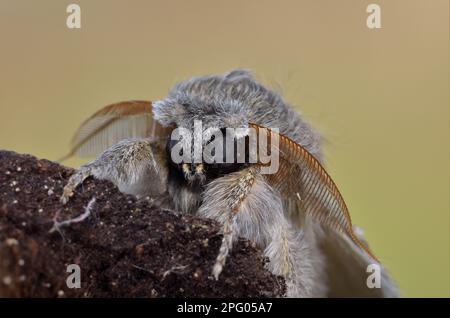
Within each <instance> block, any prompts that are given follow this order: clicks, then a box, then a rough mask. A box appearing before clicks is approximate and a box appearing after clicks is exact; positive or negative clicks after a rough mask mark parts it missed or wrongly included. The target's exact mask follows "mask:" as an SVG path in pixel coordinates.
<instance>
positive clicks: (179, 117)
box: [153, 70, 251, 182]
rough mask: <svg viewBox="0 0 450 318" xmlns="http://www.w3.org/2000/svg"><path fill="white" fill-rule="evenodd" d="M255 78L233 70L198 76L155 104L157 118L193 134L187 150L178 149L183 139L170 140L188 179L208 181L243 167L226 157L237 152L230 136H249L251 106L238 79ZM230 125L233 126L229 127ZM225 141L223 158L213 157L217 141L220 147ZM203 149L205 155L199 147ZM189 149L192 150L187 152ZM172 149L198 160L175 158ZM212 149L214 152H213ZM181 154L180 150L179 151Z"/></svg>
mask: <svg viewBox="0 0 450 318" xmlns="http://www.w3.org/2000/svg"><path fill="white" fill-rule="evenodd" d="M247 78H248V79H249V80H251V76H250V74H249V73H247V72H245V71H240V70H238V71H233V72H230V73H227V74H224V75H217V76H204V77H194V78H192V79H189V80H187V81H184V82H181V83H179V84H177V85H175V86H174V87H173V88H172V89H171V90H170V92H169V94H168V96H167V97H166V98H165V99H163V100H160V101H157V102H155V103H153V114H154V118H155V119H156V120H157V121H158V122H159V123H161V124H162V125H163V126H174V127H176V128H177V129H178V130H187V131H189V132H190V134H191V138H190V140H185V145H184V146H185V147H184V149H183V150H179V149H178V148H177V149H174V147H175V145H176V144H177V143H176V142H174V139H176V140H179V139H178V138H177V137H176V136H174V134H176V133H177V131H176V130H177V129H175V131H174V132H173V133H172V135H171V136H170V137H169V139H170V140H168V142H167V153H168V154H170V157H171V158H170V160H171V162H172V164H175V166H176V167H177V169H178V170H179V171H181V172H182V174H183V176H185V178H186V179H187V180H188V181H190V182H192V180H194V181H195V182H197V181H199V182H204V181H205V180H207V179H209V178H214V177H217V176H220V175H223V174H226V173H230V172H233V171H236V170H238V169H240V168H242V165H241V164H238V163H237V162H236V161H237V160H235V161H233V162H230V160H226V158H225V156H226V153H227V152H230V151H233V150H232V149H231V147H230V143H228V147H227V141H228V142H229V141H230V139H233V140H234V141H236V142H237V141H238V140H239V139H241V140H243V139H245V137H246V136H247V135H248V122H249V116H250V108H249V107H248V105H246V104H245V101H246V96H244V95H245V92H246V90H245V89H244V88H245V87H244V86H240V85H239V82H237V81H246V79H247ZM227 128H229V129H228V130H227ZM219 138H220V139H221V140H222V144H223V149H222V153H223V156H224V157H223V158H222V160H216V161H214V160H211V158H210V157H211V155H212V156H214V155H215V153H214V150H213V149H211V151H210V152H208V146H209V148H214V147H213V144H215V145H216V150H217V149H218V148H220V145H219V144H218V142H219V140H218V139H219ZM198 148H202V150H205V149H206V150H207V151H206V153H205V152H204V151H202V156H201V158H200V157H199V156H198V153H196V154H195V153H194V152H195V150H196V149H198ZM186 149H187V151H188V152H189V153H186ZM172 150H175V154H176V151H179V152H182V153H183V155H185V156H186V155H190V156H191V157H192V158H193V159H194V160H183V161H181V162H180V160H174V158H173V154H174V152H173V151H172ZM211 152H212V153H211ZM178 154H180V153H178Z"/></svg>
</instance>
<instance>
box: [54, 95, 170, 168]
mask: <svg viewBox="0 0 450 318" xmlns="http://www.w3.org/2000/svg"><path fill="white" fill-rule="evenodd" d="M170 131H171V129H170V128H167V127H163V126H162V125H161V124H159V123H158V122H157V121H156V120H155V119H154V118H153V113H152V103H151V102H150V101H125V102H120V103H116V104H112V105H108V106H106V107H104V108H102V109H100V110H99V111H97V112H96V113H95V114H93V115H92V116H91V117H89V118H88V119H87V120H86V121H84V123H82V124H81V126H80V127H79V128H78V130H77V131H76V133H75V135H74V136H73V138H72V141H71V149H70V151H69V153H68V154H67V155H66V156H65V157H64V158H62V159H61V160H64V159H67V158H68V157H71V156H73V155H79V156H85V157H88V156H96V155H98V154H99V153H101V152H102V151H103V150H105V149H107V148H109V147H111V146H112V145H114V144H115V143H117V142H119V141H121V140H123V139H126V138H140V137H154V138H163V137H166V136H168V135H169V134H170Z"/></svg>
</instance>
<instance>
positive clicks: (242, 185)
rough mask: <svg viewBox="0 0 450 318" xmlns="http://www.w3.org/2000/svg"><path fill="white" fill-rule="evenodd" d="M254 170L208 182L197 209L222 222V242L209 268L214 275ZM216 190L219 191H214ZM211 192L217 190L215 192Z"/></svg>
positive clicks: (231, 237)
mask: <svg viewBox="0 0 450 318" xmlns="http://www.w3.org/2000/svg"><path fill="white" fill-rule="evenodd" d="M257 173H258V170H257V168H248V169H245V170H242V171H239V172H236V173H232V174H229V175H228V176H225V177H221V178H218V179H216V180H215V181H213V182H212V183H211V184H210V185H209V186H208V189H207V190H206V191H205V193H204V194H205V195H204V197H203V204H202V205H201V206H200V208H199V211H198V213H199V214H200V215H202V216H205V217H207V218H213V219H216V220H218V221H219V222H220V223H222V225H223V239H222V244H221V246H220V249H219V254H218V256H217V258H216V262H215V264H214V266H213V271H212V273H213V275H214V277H215V278H216V279H218V278H219V275H220V273H221V272H222V270H223V268H224V266H225V262H226V258H227V256H228V254H229V253H230V251H231V249H232V247H233V241H234V239H235V233H236V229H237V224H236V218H237V215H238V214H239V209H240V206H241V203H242V202H243V201H245V199H246V196H247V194H248V192H249V191H250V189H251V188H252V185H253V182H254V180H255V178H256V175H257ZM217 191H219V192H221V193H217ZM214 192H216V194H215V195H214V194H213V193H214ZM216 209H217V210H216ZM212 211H216V212H217V214H214V213H211V212H212ZM218 211H220V212H218Z"/></svg>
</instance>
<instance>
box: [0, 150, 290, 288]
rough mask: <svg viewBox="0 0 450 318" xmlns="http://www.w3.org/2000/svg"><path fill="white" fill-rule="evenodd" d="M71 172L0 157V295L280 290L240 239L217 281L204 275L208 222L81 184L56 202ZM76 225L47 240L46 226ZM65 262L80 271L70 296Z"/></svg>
mask: <svg viewBox="0 0 450 318" xmlns="http://www.w3.org/2000/svg"><path fill="white" fill-rule="evenodd" d="M72 172H73V170H72V169H69V168H66V167H63V166H60V165H58V164H56V163H53V162H50V161H47V160H38V159H36V158H34V157H32V156H29V155H19V154H16V153H13V152H8V151H0V296H3V297H5V296H12V297H263V296H269V297H274V296H275V297H276V296H281V295H282V294H283V293H284V289H285V287H284V282H283V281H282V280H281V279H280V278H277V277H274V276H273V275H271V274H270V273H269V272H267V271H266V270H265V269H264V260H263V258H262V256H261V253H260V252H259V251H258V250H257V249H256V248H255V247H253V246H252V245H251V244H250V243H249V242H247V241H244V240H240V241H239V242H238V243H237V244H235V247H234V250H233V252H232V254H231V256H229V258H228V260H227V264H226V266H225V269H224V271H223V273H222V274H221V276H220V279H219V281H215V280H214V279H213V278H212V276H211V268H212V265H213V263H214V260H215V257H216V256H217V253H218V249H219V246H220V242H221V238H222V237H221V235H220V234H219V233H218V230H219V227H218V225H217V224H216V223H215V222H213V221H211V220H204V219H199V218H195V217H191V216H182V215H180V214H177V213H175V212H172V211H167V210H162V209H159V208H157V207H152V205H151V203H150V202H149V201H148V200H144V201H139V202H137V201H136V200H135V199H134V198H133V197H131V196H127V195H124V194H122V193H120V192H119V191H118V190H117V189H116V188H115V187H114V186H113V185H112V184H111V183H109V182H106V181H98V180H93V179H88V180H87V181H86V182H85V183H84V184H83V186H82V187H80V188H78V189H77V192H76V193H75V196H74V197H73V198H72V199H71V201H70V202H69V203H68V204H67V205H66V206H62V205H61V204H60V203H59V196H60V195H61V192H62V187H63V186H64V184H65V183H66V181H67V179H68V177H69V176H70V174H71V173H72ZM93 197H95V199H96V202H95V203H94V204H93V209H92V213H91V214H90V215H89V217H88V218H86V219H85V220H83V221H82V222H79V223H75V224H71V225H69V226H66V227H63V228H61V232H60V233H58V232H57V231H56V232H53V233H49V230H50V229H51V228H52V226H53V224H54V219H55V218H56V219H57V220H58V221H60V222H61V221H63V220H67V219H71V218H74V217H77V216H79V215H81V214H82V213H83V212H84V211H85V208H86V206H87V204H88V202H89V201H90V200H91V199H92V198H93ZM69 264H77V265H79V266H80V269H81V288H79V289H77V288H75V289H70V288H68V287H67V285H66V279H67V277H68V276H69V275H70V274H71V273H67V272H66V270H67V266H68V265H69Z"/></svg>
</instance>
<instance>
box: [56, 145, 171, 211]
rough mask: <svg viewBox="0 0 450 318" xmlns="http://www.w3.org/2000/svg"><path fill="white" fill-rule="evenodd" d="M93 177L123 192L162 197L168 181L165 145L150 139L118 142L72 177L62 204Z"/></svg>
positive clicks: (140, 195)
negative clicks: (113, 185)
mask: <svg viewBox="0 0 450 318" xmlns="http://www.w3.org/2000/svg"><path fill="white" fill-rule="evenodd" d="M90 176H93V177H95V178H97V179H102V180H109V181H111V182H112V183H114V184H115V185H116V186H117V187H118V188H119V190H120V191H121V192H123V193H127V194H132V195H135V196H137V197H143V196H152V197H153V196H159V195H161V194H163V193H164V192H165V190H166V183H167V182H166V180H167V165H166V162H165V156H164V146H163V145H162V144H160V143H159V142H154V141H152V140H150V139H126V140H123V141H121V142H119V143H117V144H115V145H114V146H112V147H110V148H109V149H107V150H105V151H104V152H103V153H101V154H100V155H99V156H98V157H97V159H95V160H94V161H92V162H90V163H88V164H86V165H83V166H81V167H80V169H78V170H77V171H76V172H75V173H74V174H73V175H72V176H71V177H70V178H69V181H68V182H67V184H66V186H65V187H64V190H63V194H62V196H61V198H60V201H61V203H63V204H66V203H67V202H68V201H69V199H70V197H71V196H73V193H74V191H75V189H76V188H77V186H78V185H80V184H81V183H83V181H84V180H85V179H86V178H88V177H90Z"/></svg>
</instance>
